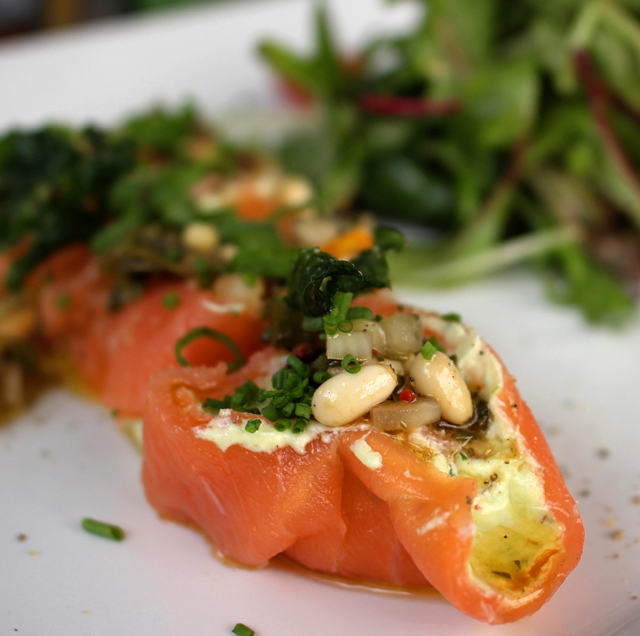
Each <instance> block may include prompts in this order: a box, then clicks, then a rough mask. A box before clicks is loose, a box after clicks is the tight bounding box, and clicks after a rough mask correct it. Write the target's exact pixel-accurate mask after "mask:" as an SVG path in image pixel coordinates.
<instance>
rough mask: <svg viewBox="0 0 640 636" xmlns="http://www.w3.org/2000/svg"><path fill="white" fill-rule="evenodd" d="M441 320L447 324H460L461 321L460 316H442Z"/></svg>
mask: <svg viewBox="0 0 640 636" xmlns="http://www.w3.org/2000/svg"><path fill="white" fill-rule="evenodd" d="M441 318H442V320H446V321H447V322H460V321H461V320H462V317H461V316H460V314H443V315H442V316H441Z"/></svg>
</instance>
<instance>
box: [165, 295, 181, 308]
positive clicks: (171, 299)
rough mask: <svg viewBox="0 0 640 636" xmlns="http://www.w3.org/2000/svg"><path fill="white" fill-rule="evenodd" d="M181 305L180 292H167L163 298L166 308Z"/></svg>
mask: <svg viewBox="0 0 640 636" xmlns="http://www.w3.org/2000/svg"><path fill="white" fill-rule="evenodd" d="M179 305H180V296H179V294H178V292H175V291H170V292H167V293H166V294H165V296H164V298H163V299H162V306H163V307H164V308H165V309H176V308H177V307H178V306H179Z"/></svg>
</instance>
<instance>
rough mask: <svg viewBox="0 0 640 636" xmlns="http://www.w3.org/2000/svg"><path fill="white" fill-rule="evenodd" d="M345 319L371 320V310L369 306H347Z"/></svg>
mask: <svg viewBox="0 0 640 636" xmlns="http://www.w3.org/2000/svg"><path fill="white" fill-rule="evenodd" d="M347 320H373V312H372V311H371V309H369V307H349V311H347Z"/></svg>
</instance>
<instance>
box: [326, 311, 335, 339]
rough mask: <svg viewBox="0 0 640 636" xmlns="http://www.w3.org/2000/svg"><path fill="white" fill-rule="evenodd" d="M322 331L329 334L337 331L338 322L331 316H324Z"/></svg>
mask: <svg viewBox="0 0 640 636" xmlns="http://www.w3.org/2000/svg"><path fill="white" fill-rule="evenodd" d="M324 331H325V333H326V334H329V335H330V336H333V334H334V333H337V332H338V323H337V322H336V320H335V318H334V317H333V316H325V317H324Z"/></svg>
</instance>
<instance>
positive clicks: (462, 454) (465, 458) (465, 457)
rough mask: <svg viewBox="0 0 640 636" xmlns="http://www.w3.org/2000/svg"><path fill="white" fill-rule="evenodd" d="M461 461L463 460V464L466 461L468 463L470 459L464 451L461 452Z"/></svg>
mask: <svg viewBox="0 0 640 636" xmlns="http://www.w3.org/2000/svg"><path fill="white" fill-rule="evenodd" d="M460 459H461V460H462V461H463V462H466V461H467V459H468V457H467V456H466V455H465V454H464V453H463V452H462V451H460Z"/></svg>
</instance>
